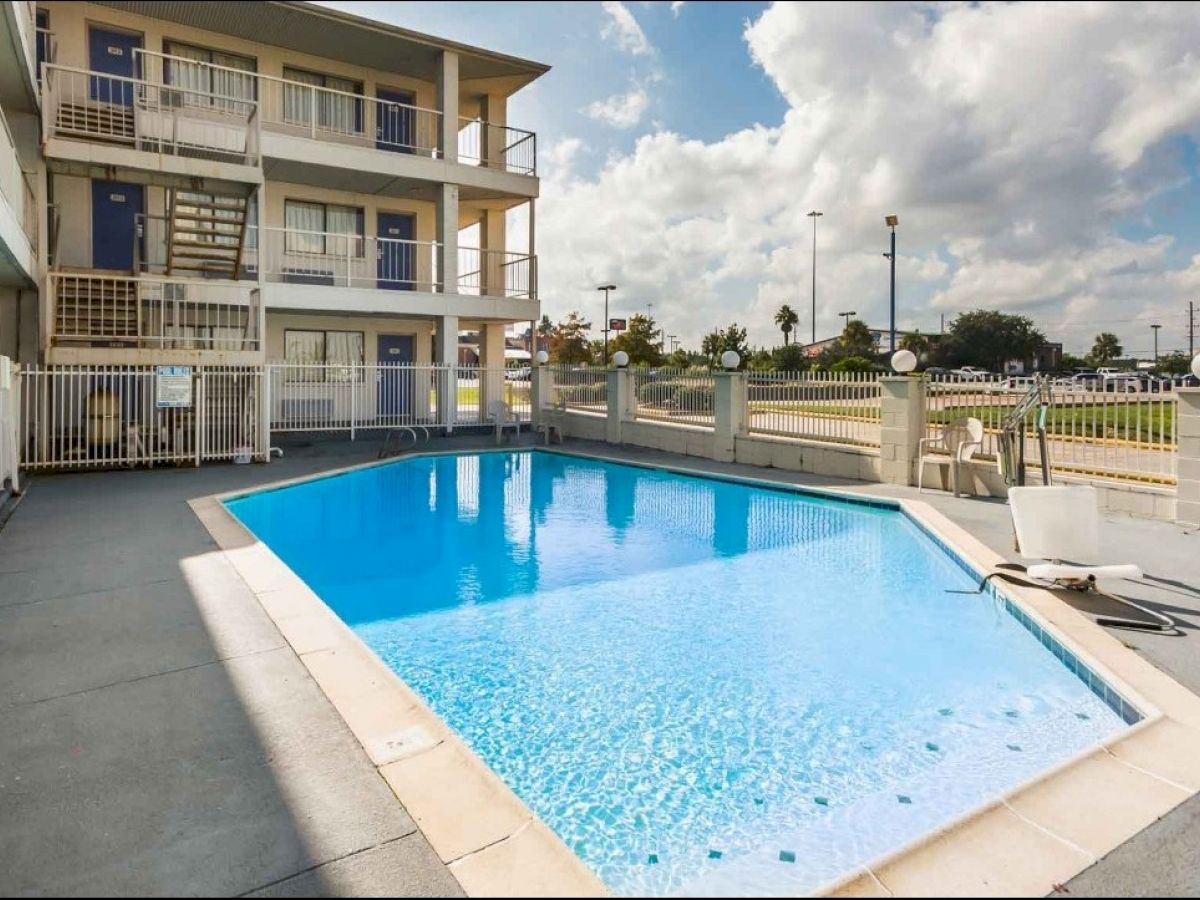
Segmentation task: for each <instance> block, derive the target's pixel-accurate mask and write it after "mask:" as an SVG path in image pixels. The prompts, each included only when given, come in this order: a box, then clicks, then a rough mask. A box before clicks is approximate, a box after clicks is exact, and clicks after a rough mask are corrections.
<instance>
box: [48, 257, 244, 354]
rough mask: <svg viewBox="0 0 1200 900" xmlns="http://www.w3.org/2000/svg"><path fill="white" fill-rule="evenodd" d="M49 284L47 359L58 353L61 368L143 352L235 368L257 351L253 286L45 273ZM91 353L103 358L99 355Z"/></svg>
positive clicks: (86, 274)
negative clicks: (208, 359)
mask: <svg viewBox="0 0 1200 900" xmlns="http://www.w3.org/2000/svg"><path fill="white" fill-rule="evenodd" d="M49 278H50V298H51V302H52V304H53V307H52V310H51V314H50V325H51V331H50V347H51V351H52V354H54V351H59V352H58V353H57V354H56V355H57V357H58V358H59V361H68V359H70V358H74V359H76V360H77V361H87V360H88V359H89V358H96V359H97V360H99V359H103V358H105V357H107V356H111V351H113V350H148V349H153V350H156V351H180V354H182V355H180V354H176V356H179V358H181V359H184V358H188V357H189V356H191V355H194V354H198V353H204V354H214V353H215V354H221V355H222V356H225V357H227V358H229V359H230V360H231V361H233V360H244V359H245V358H246V357H245V354H247V353H258V352H260V351H261V348H262V342H261V336H260V334H259V333H258V323H259V315H258V304H259V294H258V291H257V290H256V289H255V288H254V286H253V285H250V284H238V283H236V282H216V281H214V282H210V283H205V282H203V281H196V280H183V279H170V278H156V277H135V276H129V275H113V274H100V273H92V272H51V273H50V276H49ZM97 349H102V350H103V351H104V355H102V356H97V354H96V353H95V352H94V351H95V350H97ZM62 351H67V353H66V354H64V353H63V352H62ZM71 351H76V352H75V355H74V356H73V357H70V356H69V354H70V352H71ZM83 351H93V352H91V353H90V354H89V353H87V352H83ZM172 358H173V357H171V356H170V355H169V354H168V355H167V356H162V355H161V354H160V355H159V356H156V359H159V360H160V361H162V360H164V359H165V360H166V361H171V359H172Z"/></svg>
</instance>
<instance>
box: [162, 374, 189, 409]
mask: <svg viewBox="0 0 1200 900" xmlns="http://www.w3.org/2000/svg"><path fill="white" fill-rule="evenodd" d="M154 405H155V406H157V407H158V408H159V409H173V408H181V407H189V406H191V405H192V367H191V366H158V367H157V369H156V374H155V377H154Z"/></svg>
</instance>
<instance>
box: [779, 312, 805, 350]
mask: <svg viewBox="0 0 1200 900" xmlns="http://www.w3.org/2000/svg"><path fill="white" fill-rule="evenodd" d="M799 322H800V316H798V315H797V314H796V311H795V310H794V309H792V308H791V307H790V306H788V305H787V304H786V303H785V304H783V306H781V307H779V312H777V313H775V324H776V325H778V326H779V330H780V331H782V332H783V345H784V346H785V347H786V346H787V344H788V337H789V336H790V335H791V333H792V329H793V328H794V327H795V326H796V325H797V324H799Z"/></svg>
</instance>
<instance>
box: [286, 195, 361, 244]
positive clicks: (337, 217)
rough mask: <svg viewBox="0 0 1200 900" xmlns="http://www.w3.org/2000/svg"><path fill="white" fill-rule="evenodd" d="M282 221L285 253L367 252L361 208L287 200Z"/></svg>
mask: <svg viewBox="0 0 1200 900" xmlns="http://www.w3.org/2000/svg"><path fill="white" fill-rule="evenodd" d="M283 224H284V228H285V229H286V231H285V232H284V245H283V249H284V252H285V253H307V254H310V255H319V256H357V257H361V256H363V255H364V254H365V253H366V248H365V247H364V241H363V211H362V209H360V208H359V207H356V206H337V205H335V204H332V203H309V202H307V201H303V200H285V201H284V202H283Z"/></svg>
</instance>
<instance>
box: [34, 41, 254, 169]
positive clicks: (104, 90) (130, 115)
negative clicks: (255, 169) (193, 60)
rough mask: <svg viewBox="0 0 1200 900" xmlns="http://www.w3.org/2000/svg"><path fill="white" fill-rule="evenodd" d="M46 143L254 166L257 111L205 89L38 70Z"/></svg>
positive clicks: (56, 68) (50, 67)
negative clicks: (63, 141) (67, 141)
mask: <svg viewBox="0 0 1200 900" xmlns="http://www.w3.org/2000/svg"><path fill="white" fill-rule="evenodd" d="M42 68H43V74H42V80H43V85H42V99H43V107H44V109H43V114H42V123H43V125H42V127H43V137H44V138H45V139H49V138H51V137H62V138H82V139H85V140H94V141H102V142H106V143H114V144H121V145H124V146H128V147H132V148H134V149H137V150H146V151H150V152H154V153H159V154H163V155H171V156H188V157H197V158H202V159H213V160H223V161H228V162H236V163H241V164H245V165H251V166H255V165H258V164H259V162H260V156H259V146H260V141H259V117H258V104H257V103H256V102H255V101H253V100H247V99H244V98H242V97H236V96H229V95H225V94H221V93H214V92H213V91H209V90H200V89H196V88H190V87H184V86H179V85H170V86H167V85H162V84H157V83H153V82H150V81H147V80H145V79H140V78H126V77H124V76H120V75H108V74H104V73H101V72H91V71H88V70H87V69H77V68H73V67H71V66H61V65H57V64H51V63H45V64H43V67H42Z"/></svg>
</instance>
